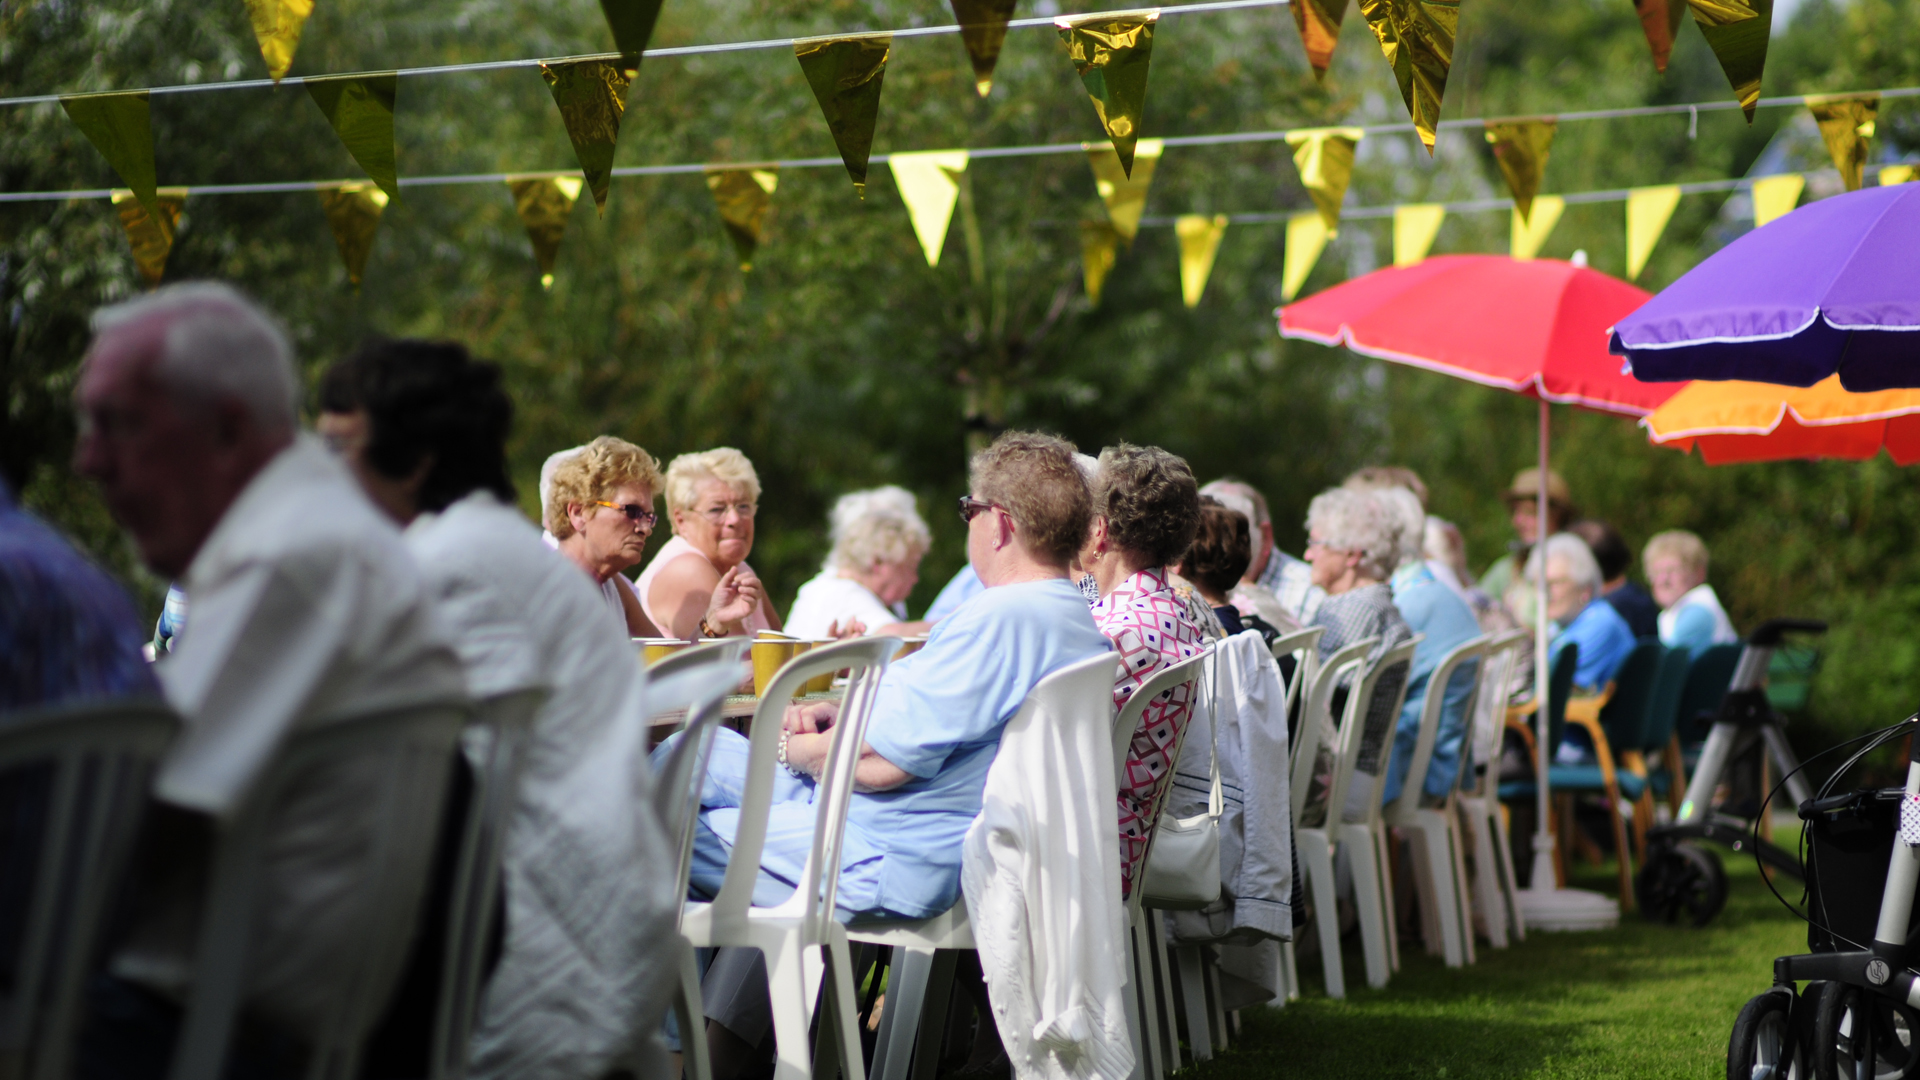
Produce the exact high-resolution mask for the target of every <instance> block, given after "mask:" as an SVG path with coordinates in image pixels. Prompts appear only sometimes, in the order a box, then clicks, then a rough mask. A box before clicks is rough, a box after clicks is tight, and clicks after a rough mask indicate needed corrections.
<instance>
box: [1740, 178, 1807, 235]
mask: <svg viewBox="0 0 1920 1080" xmlns="http://www.w3.org/2000/svg"><path fill="white" fill-rule="evenodd" d="M1806 186H1807V178H1806V177H1804V176H1801V175H1800V174H1799V173H1788V174H1787V175H1785V176H1769V177H1766V178H1764V179H1761V180H1755V181H1754V182H1753V227H1754V228H1756V229H1757V228H1759V227H1760V226H1762V225H1765V224H1766V223H1767V222H1769V221H1772V220H1773V219H1775V218H1783V217H1786V216H1787V215H1788V214H1791V213H1793V208H1794V207H1795V206H1798V205H1800V192H1801V191H1802V190H1803V189H1804V188H1806Z"/></svg>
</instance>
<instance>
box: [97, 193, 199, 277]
mask: <svg viewBox="0 0 1920 1080" xmlns="http://www.w3.org/2000/svg"><path fill="white" fill-rule="evenodd" d="M153 201H154V204H155V205H156V206H158V207H159V208H160V213H159V215H158V216H154V215H150V214H148V213H147V207H146V204H145V203H142V202H141V201H140V198H139V196H137V195H135V194H134V193H133V192H132V191H131V190H130V189H128V188H114V189H113V205H114V206H115V208H117V209H118V210H119V211H120V225H121V227H123V228H125V229H126V230H127V243H128V244H129V245H131V246H132V248H133V265H134V266H136V267H138V268H139V269H140V276H141V277H143V278H145V279H147V287H148V288H152V287H153V286H155V285H158V284H160V278H161V277H162V276H163V275H165V274H166V272H167V256H168V255H169V254H171V253H172V251H173V234H174V231H175V230H176V229H177V228H179V225H180V208H181V207H182V206H183V205H185V204H186V201H187V189H186V188H183V187H163V188H156V189H155V190H154V198H153Z"/></svg>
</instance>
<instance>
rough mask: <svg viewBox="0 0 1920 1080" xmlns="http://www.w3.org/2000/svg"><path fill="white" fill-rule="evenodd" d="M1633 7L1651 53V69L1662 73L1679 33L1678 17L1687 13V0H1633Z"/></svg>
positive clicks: (1664, 72)
mask: <svg viewBox="0 0 1920 1080" xmlns="http://www.w3.org/2000/svg"><path fill="white" fill-rule="evenodd" d="M1633 8H1634V10H1635V11H1637V12H1638V13H1639V14H1640V30H1641V32H1642V33H1644V34H1645V35H1646V37H1647V49H1648V51H1650V52H1652V53H1653V70H1655V71H1657V72H1659V73H1661V74H1662V75H1664V74H1666V72H1667V58H1668V57H1669V56H1671V55H1673V43H1674V40H1675V38H1677V37H1678V36H1679V33H1680V18H1681V16H1683V15H1685V14H1686V13H1687V0H1633Z"/></svg>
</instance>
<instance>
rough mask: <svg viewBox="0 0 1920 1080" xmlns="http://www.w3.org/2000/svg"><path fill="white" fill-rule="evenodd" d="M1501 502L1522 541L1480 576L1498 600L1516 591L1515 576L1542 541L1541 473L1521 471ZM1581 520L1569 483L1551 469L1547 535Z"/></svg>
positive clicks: (1517, 540) (1481, 585) (1518, 540)
mask: <svg viewBox="0 0 1920 1080" xmlns="http://www.w3.org/2000/svg"><path fill="white" fill-rule="evenodd" d="M1500 500H1501V501H1502V502H1504V503H1506V504H1507V514H1508V516H1509V517H1510V519H1511V520H1512V521H1513V531H1514V533H1515V535H1516V536H1517V537H1518V539H1516V540H1514V541H1512V542H1510V543H1509V544H1508V545H1507V547H1508V551H1507V553H1506V554H1505V555H1502V556H1500V558H1499V560H1498V561H1496V562H1495V563H1494V564H1493V565H1492V566H1489V567H1487V572H1486V573H1484V574H1482V575H1480V588H1481V589H1483V590H1484V591H1485V592H1486V594H1487V595H1488V596H1491V597H1493V598H1494V599H1495V600H1499V599H1501V598H1503V597H1505V596H1506V594H1507V590H1508V589H1510V588H1512V587H1513V585H1514V576H1515V572H1516V571H1517V570H1518V569H1519V568H1520V567H1522V566H1524V565H1526V561H1527V554H1528V553H1529V552H1531V551H1532V550H1533V545H1534V543H1535V542H1536V541H1538V540H1539V539H1540V535H1541V534H1540V470H1539V469H1521V470H1520V471H1519V472H1517V473H1515V474H1513V484H1512V485H1511V486H1509V487H1508V488H1507V490H1505V491H1503V492H1501V493H1500ZM1578 516H1579V514H1578V513H1576V512H1575V510H1574V505H1573V494H1572V492H1571V491H1570V490H1569V489H1568V488H1567V482H1566V480H1565V479H1564V478H1562V477H1561V475H1560V474H1559V473H1557V472H1554V471H1553V470H1552V469H1548V470H1547V530H1546V531H1547V534H1548V535H1552V534H1554V533H1557V532H1560V531H1561V530H1563V529H1565V528H1566V527H1567V522H1569V521H1572V520H1573V519H1574V518H1576V517H1578ZM1515 614H1516V615H1517V614H1520V613H1519V612H1515Z"/></svg>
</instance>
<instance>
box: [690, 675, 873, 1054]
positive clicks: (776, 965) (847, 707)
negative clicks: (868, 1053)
mask: <svg viewBox="0 0 1920 1080" xmlns="http://www.w3.org/2000/svg"><path fill="white" fill-rule="evenodd" d="M900 644H901V642H900V639H899V638H893V637H872V638H856V639H854V640H851V641H843V642H840V643H838V644H835V645H828V646H825V647H823V648H819V649H813V650H811V651H808V652H805V653H802V654H800V655H799V656H797V657H795V658H794V659H792V660H790V661H788V662H787V664H786V665H785V666H784V667H782V668H781V669H780V670H779V672H777V673H776V674H775V675H774V678H773V682H772V683H771V684H770V685H769V686H768V687H767V692H766V693H765V694H764V695H762V696H761V698H760V705H759V707H758V708H757V709H755V711H754V714H753V726H752V728H751V729H750V730H749V734H748V736H747V738H748V742H749V750H748V757H747V778H746V784H745V793H744V795H743V797H742V798H741V805H740V821H739V827H738V831H737V833H736V834H735V836H734V844H733V850H732V852H731V854H730V855H729V857H728V858H729V862H728V864H727V873H726V876H725V878H723V879H722V881H721V885H720V892H719V894H718V895H717V896H715V897H714V898H713V901H712V902H711V903H699V902H690V903H688V904H687V906H686V910H685V911H684V912H683V913H682V915H681V922H680V927H681V932H682V933H683V934H685V935H686V937H687V940H688V941H690V942H692V943H693V945H694V946H696V947H698V948H720V947H726V946H733V947H748V948H755V949H759V950H760V951H761V952H762V953H763V954H764V955H765V956H766V960H767V982H768V991H769V993H770V995H771V997H772V1001H773V1030H774V1039H775V1040H776V1042H777V1044H778V1052H777V1056H776V1059H775V1062H774V1080H807V1078H808V1077H810V1076H811V1075H812V1074H813V1064H812V1062H811V1061H810V1058H809V1054H808V1046H807V1042H808V1039H807V1028H808V1024H809V1022H810V1020H811V1018H812V1009H813V979H812V978H811V977H810V976H811V975H812V974H813V973H814V972H815V971H818V970H819V969H818V968H816V967H813V966H811V965H810V964H809V963H808V958H809V957H810V956H811V955H812V954H813V951H814V950H815V949H820V950H824V952H825V955H826V971H825V974H826V985H825V994H826V997H825V1004H826V1006H827V1009H828V1016H829V1019H828V1020H827V1021H823V1023H822V1024H821V1033H820V1039H821V1049H822V1051H823V1065H824V1051H825V1050H826V1048H827V1046H828V1045H829V1044H831V1045H833V1046H835V1047H837V1050H838V1054H839V1062H840V1067H841V1068H842V1070H844V1072H845V1074H846V1078H847V1080H865V1072H866V1070H865V1067H864V1058H863V1054H862V1051H861V1046H860V1034H859V1031H858V1030H857V1025H856V1018H855V1015H854V985H853V980H854V973H853V965H852V958H851V955H850V952H849V950H848V948H847V931H846V928H845V927H844V926H842V925H841V924H840V921H839V920H838V919H836V918H835V917H834V899H835V895H836V892H837V889H838V886H839V880H840V846H841V841H842V839H843V837H844V834H845V831H846V823H847V810H848V808H849V807H850V805H851V800H852V797H853V773H854V766H855V765H856V764H857V763H858V761H859V758H860V751H861V747H862V745H863V744H864V743H865V741H866V729H867V720H868V719H869V718H870V717H871V716H872V713H873V698H874V693H875V691H876V690H877V689H878V686H879V682H880V676H881V674H882V673H883V672H884V671H885V670H886V666H887V662H888V660H890V659H891V658H892V656H893V654H894V653H895V652H897V651H898V650H899V648H900ZM843 668H844V669H849V671H850V676H851V677H850V678H849V680H848V682H847V688H846V697H845V698H844V699H843V700H842V702H841V707H840V713H839V717H838V718H837V719H836V721H835V722H834V725H833V727H832V728H831V729H830V731H831V735H832V738H831V739H830V740H829V743H828V750H827V761H826V765H825V767H824V768H823V769H822V772H821V777H820V783H819V785H818V787H817V788H816V789H815V795H814V806H815V808H816V810H815V816H814V828H813V845H812V849H811V850H810V851H809V853H808V856H807V861H806V864H805V866H804V867H803V868H802V870H801V873H800V882H799V885H798V887H797V888H795V889H794V891H793V895H792V896H790V897H788V898H787V899H786V900H785V901H783V902H781V903H780V904H778V905H776V906H774V907H770V908H756V907H753V906H752V905H753V887H754V884H755V882H756V881H757V880H758V878H759V874H760V853H761V850H762V849H763V848H764V846H765V844H766V838H767V818H768V814H769V812H770V811H771V809H772V805H773V770H774V769H776V768H778V767H779V764H778V762H777V760H776V755H777V754H778V752H779V747H780V725H781V720H782V717H783V715H784V714H785V712H786V708H787V705H788V704H790V703H791V702H792V701H793V699H794V698H796V697H798V696H800V694H801V693H802V690H803V688H804V686H805V685H806V683H807V681H808V680H809V679H812V678H815V677H817V676H820V675H824V674H826V673H828V672H830V671H839V670H841V669H843ZM689 1034H691V1033H689ZM683 1041H684V1039H683ZM823 1071H824V1069H823Z"/></svg>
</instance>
